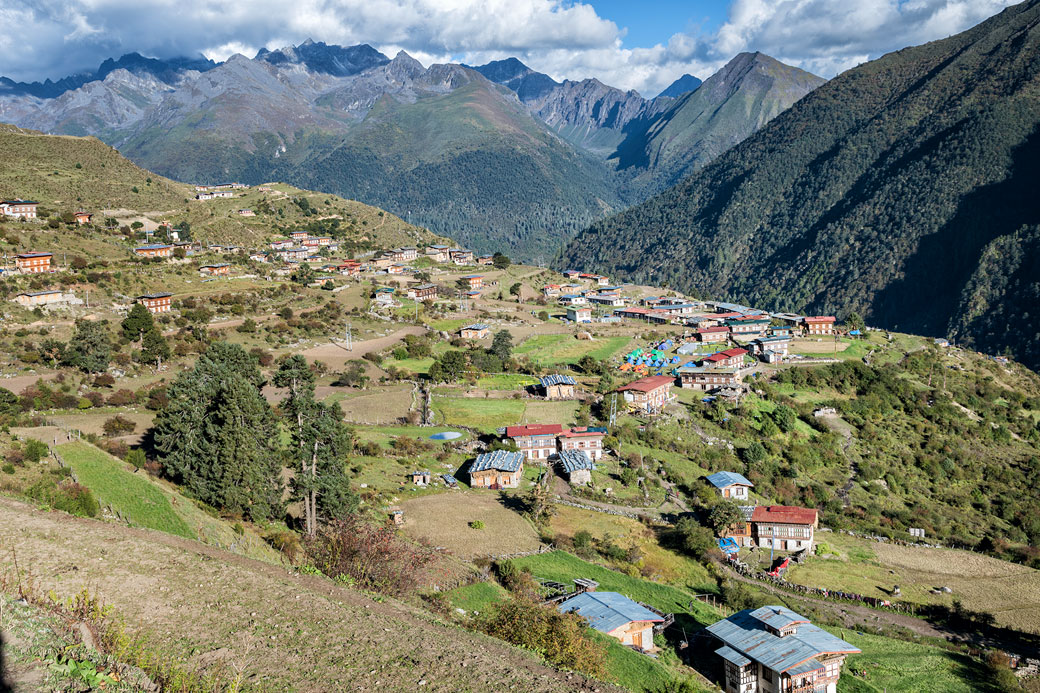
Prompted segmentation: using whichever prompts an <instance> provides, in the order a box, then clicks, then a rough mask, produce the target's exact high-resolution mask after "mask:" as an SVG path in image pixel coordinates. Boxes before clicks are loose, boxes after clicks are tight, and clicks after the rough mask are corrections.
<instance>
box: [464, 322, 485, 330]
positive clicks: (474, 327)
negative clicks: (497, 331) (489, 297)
mask: <svg viewBox="0 0 1040 693" xmlns="http://www.w3.org/2000/svg"><path fill="white" fill-rule="evenodd" d="M462 329H464V330H486V329H488V326H487V325H485V324H484V323H482V322H475V323H473V324H472V325H466V326H465V327H463V328H462Z"/></svg>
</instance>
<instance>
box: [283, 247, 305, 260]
mask: <svg viewBox="0 0 1040 693" xmlns="http://www.w3.org/2000/svg"><path fill="white" fill-rule="evenodd" d="M310 254H311V251H310V250H309V249H308V248H303V247H299V248H285V249H284V250H279V251H278V257H280V258H282V259H283V260H286V261H290V260H306V259H307V258H308V257H310Z"/></svg>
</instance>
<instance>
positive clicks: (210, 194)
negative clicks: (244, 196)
mask: <svg viewBox="0 0 1040 693" xmlns="http://www.w3.org/2000/svg"><path fill="white" fill-rule="evenodd" d="M234 196H235V193H233V192H231V191H230V190H209V191H207V192H200V193H198V194H196V195H195V199H196V200H215V199H217V198H222V197H234Z"/></svg>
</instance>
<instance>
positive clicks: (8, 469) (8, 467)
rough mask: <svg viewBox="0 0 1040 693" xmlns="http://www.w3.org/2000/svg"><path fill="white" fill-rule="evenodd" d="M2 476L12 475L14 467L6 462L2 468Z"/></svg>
mask: <svg viewBox="0 0 1040 693" xmlns="http://www.w3.org/2000/svg"><path fill="white" fill-rule="evenodd" d="M3 470H4V474H14V465H13V464H11V463H10V462H8V463H7V464H5V465H4V466H3Z"/></svg>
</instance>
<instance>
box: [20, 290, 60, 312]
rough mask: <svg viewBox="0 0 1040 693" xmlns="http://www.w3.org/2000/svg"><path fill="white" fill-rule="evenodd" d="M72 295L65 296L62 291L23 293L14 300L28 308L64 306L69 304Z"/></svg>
mask: <svg viewBox="0 0 1040 693" xmlns="http://www.w3.org/2000/svg"><path fill="white" fill-rule="evenodd" d="M70 297H72V294H63V293H62V292H61V289H51V290H48V291H31V292H27V291H23V292H22V293H20V294H17V295H15V297H14V299H12V300H13V301H14V302H15V303H17V304H18V305H20V306H24V307H26V308H36V307H46V306H55V305H63V304H66V303H68V302H69V299H70Z"/></svg>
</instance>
